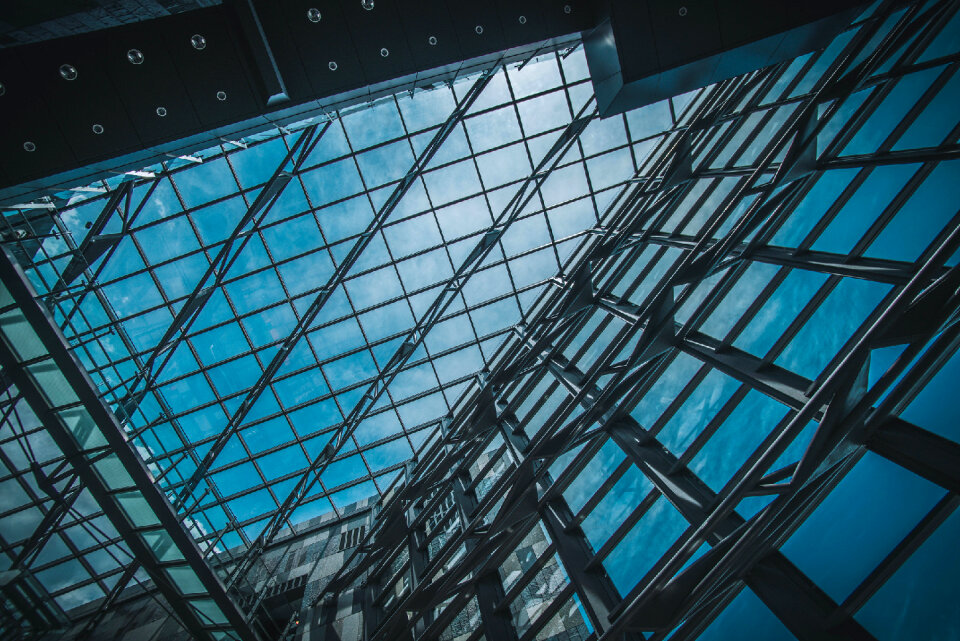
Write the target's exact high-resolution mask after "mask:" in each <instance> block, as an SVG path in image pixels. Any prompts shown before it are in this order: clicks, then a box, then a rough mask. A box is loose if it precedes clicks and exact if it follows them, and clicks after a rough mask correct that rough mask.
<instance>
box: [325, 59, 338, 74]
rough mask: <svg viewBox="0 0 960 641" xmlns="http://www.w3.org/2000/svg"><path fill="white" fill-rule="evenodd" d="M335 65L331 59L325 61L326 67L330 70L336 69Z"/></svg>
mask: <svg viewBox="0 0 960 641" xmlns="http://www.w3.org/2000/svg"><path fill="white" fill-rule="evenodd" d="M337 66H338V65H337V63H336V62H334V61H333V60H331V61H330V62H328V63H327V68H328V69H329V70H330V71H336V70H337Z"/></svg>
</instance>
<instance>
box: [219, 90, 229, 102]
mask: <svg viewBox="0 0 960 641" xmlns="http://www.w3.org/2000/svg"><path fill="white" fill-rule="evenodd" d="M226 99H227V92H226V91H218V92H217V100H219V101H220V102H223V101H224V100H226Z"/></svg>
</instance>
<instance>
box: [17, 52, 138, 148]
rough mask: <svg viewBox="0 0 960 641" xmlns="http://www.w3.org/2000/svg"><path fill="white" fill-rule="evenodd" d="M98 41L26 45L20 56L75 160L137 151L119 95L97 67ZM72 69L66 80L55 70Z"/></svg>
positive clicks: (100, 58) (99, 61) (100, 59)
mask: <svg viewBox="0 0 960 641" xmlns="http://www.w3.org/2000/svg"><path fill="white" fill-rule="evenodd" d="M102 43H103V39H102V38H100V37H99V36H97V35H96V34H85V35H83V36H79V37H77V38H76V39H74V38H70V39H59V40H51V41H49V42H45V43H41V44H37V45H31V46H29V47H27V48H25V49H24V50H23V51H22V52H21V57H22V58H23V59H24V60H25V62H26V63H27V66H28V68H30V69H31V70H32V71H33V73H35V74H36V78H37V83H36V89H37V91H38V93H39V94H40V96H41V97H42V99H43V100H44V102H45V103H46V104H47V106H48V108H49V109H50V110H51V111H52V112H53V113H54V114H55V117H56V119H57V124H58V125H59V127H60V130H61V131H62V132H63V135H64V137H65V139H66V141H67V144H68V145H70V147H71V149H73V152H74V155H75V156H76V157H77V159H79V160H81V161H87V160H92V159H94V158H98V157H102V156H115V155H120V154H122V153H124V152H127V151H131V150H134V149H137V148H138V147H140V146H141V145H140V141H139V139H138V138H137V135H136V132H135V131H134V128H133V123H131V122H130V118H129V117H128V116H127V113H126V110H125V109H124V107H123V103H122V102H121V101H120V96H119V92H118V91H117V90H116V88H115V87H114V84H113V82H111V81H110V78H109V76H108V75H107V73H106V70H105V69H104V65H103V52H102ZM64 64H68V65H71V66H72V67H73V68H74V69H76V79H74V80H66V79H64V78H63V77H62V76H61V74H60V71H59V70H60V68H61V65H64Z"/></svg>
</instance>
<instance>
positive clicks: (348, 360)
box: [0, 0, 960, 641]
mask: <svg viewBox="0 0 960 641" xmlns="http://www.w3.org/2000/svg"><path fill="white" fill-rule="evenodd" d="M958 70H960V11H958V5H957V3H955V2H946V1H937V0H930V1H927V2H889V1H878V2H876V3H873V4H872V5H869V6H867V7H865V8H864V10H863V11H862V12H861V13H860V14H859V16H858V17H857V18H856V19H855V20H854V21H853V22H852V23H851V24H850V25H849V27H848V28H847V29H846V30H844V31H843V32H842V33H841V34H840V35H839V36H837V37H836V38H835V39H834V40H833V41H832V42H831V43H830V44H829V46H827V47H826V48H824V49H821V50H818V51H816V52H813V53H810V54H808V55H804V56H802V57H799V58H797V59H795V60H792V61H787V62H784V63H781V64H777V65H774V66H772V67H766V68H763V69H759V70H756V71H753V72H750V73H748V74H745V75H741V76H737V77H734V78H730V79H726V80H722V81H720V82H717V83H715V84H711V85H709V86H706V87H702V88H699V89H696V90H694V91H691V92H688V93H685V94H683V95H679V96H675V97H673V98H670V99H668V100H664V101H661V102H657V103H654V104H651V105H648V106H644V107H641V108H638V109H634V110H631V111H627V112H626V113H623V114H618V115H613V116H608V117H604V118H601V117H600V116H599V115H598V112H597V106H596V99H595V98H594V95H593V85H592V83H591V77H590V71H589V68H588V65H587V59H586V56H585V54H584V49H583V47H582V46H579V45H576V44H575V45H574V46H571V47H564V48H562V49H560V50H556V51H550V52H547V53H542V52H541V53H539V54H538V55H536V56H534V57H532V58H529V59H527V60H525V61H523V62H520V63H511V64H507V65H503V64H494V65H492V66H490V67H489V68H488V69H487V70H485V71H481V72H479V73H473V74H469V75H466V76H465V77H462V78H458V79H456V80H455V81H451V82H449V83H447V84H441V85H438V86H435V87H431V88H428V89H423V90H420V89H418V90H415V91H411V92H404V93H401V94H396V95H391V96H388V97H385V98H381V99H378V100H376V101H374V102H372V103H371V104H363V105H358V106H355V107H351V108H347V109H343V110H339V111H336V112H331V113H328V114H324V115H321V116H315V117H312V118H309V119H306V120H302V121H299V122H296V123H291V124H288V125H286V126H284V127H282V128H273V129H269V130H264V131H262V132H260V133H258V134H256V135H252V136H248V137H246V138H244V139H240V140H224V141H223V142H222V144H220V145H218V146H216V147H213V148H206V149H198V150H196V151H195V152H193V153H190V154H185V155H182V156H179V157H172V158H169V159H168V160H167V161H166V162H163V163H161V164H157V165H154V166H148V167H143V168H142V169H140V170H137V171H126V172H122V173H116V174H113V175H110V176H107V177H105V178H104V179H102V180H100V181H97V182H95V183H92V184H83V185H77V186H76V187H75V188H74V189H72V190H69V191H65V192H62V193H59V194H57V195H56V197H55V198H51V199H47V200H37V201H34V202H32V203H11V204H10V206H8V207H6V208H5V211H4V212H3V220H2V222H0V224H2V233H3V245H4V247H5V249H6V259H5V260H6V263H5V264H4V265H3V273H2V276H3V289H2V291H0V303H2V305H0V330H2V339H3V340H2V345H0V351H2V353H0V357H2V358H0V362H2V364H3V372H2V378H0V381H2V383H3V390H4V391H3V394H2V397H0V412H2V420H3V422H2V427H0V568H2V570H3V571H2V572H0V577H2V583H3V585H2V588H3V602H2V608H0V615H2V619H0V626H2V627H0V632H2V636H4V638H10V639H21V638H22V639H34V638H36V639H58V638H69V639H98V638H117V639H128V638H129V639H144V640H146V639H159V638H169V639H175V638H177V639H178V638H203V639H230V638H236V639H264V640H265V639H304V640H309V641H316V640H320V639H344V640H346V639H365V640H367V641H389V640H392V639H410V640H411V641H412V640H413V639H443V640H445V641H449V640H456V641H468V640H469V641H477V640H478V639H486V640H487V641H500V640H503V639H514V640H516V641H532V640H533V639H537V640H542V641H548V640H549V641H552V640H558V641H560V640H568V639H569V640H587V639H591V640H597V641H601V640H602V641H612V640H614V639H616V640H620V639H634V640H640V639H650V640H661V639H671V640H676V641H681V640H686V639H694V638H698V639H706V640H714V641H718V640H726V639H731V640H732V639H742V638H757V639H772V640H774V639H775V640H779V639H785V640H786V639H799V640H800V641H807V640H820V639H877V640H878V641H894V640H906V639H920V638H930V639H934V638H936V639H957V638H960V611H958V609H957V607H956V603H955V601H956V594H957V591H958V589H960V552H958V551H957V548H956V541H957V540H958V537H960V515H958V514H956V513H955V509H956V507H957V506H958V503H960V498H958V492H960V444H958V441H960V427H958V420H960V410H958V407H960V405H958V403H957V400H956V387H957V380H960V356H957V355H956V354H955V352H956V348H957V346H958V345H960V324H958V323H957V320H958V314H960V268H958V267H957V262H958V259H960V198H958V194H960V191H958V184H960V146H958V142H957V141H958V136H960V116H958V113H960V111H958V109H957V106H958V105H960V71H958ZM951 389H954V390H955V391H954V392H950V390H951ZM54 432H56V434H57V436H56V437H55V436H53V435H52V434H53V433H54ZM67 437H69V438H67ZM118 524H120V525H119V526H118ZM171 533H172V534H171ZM158 577H159V578H158Z"/></svg>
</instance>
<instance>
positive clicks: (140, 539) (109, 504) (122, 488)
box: [0, 253, 258, 640]
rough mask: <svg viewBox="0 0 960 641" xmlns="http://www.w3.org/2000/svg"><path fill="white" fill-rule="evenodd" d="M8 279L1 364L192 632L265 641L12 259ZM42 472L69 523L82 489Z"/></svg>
mask: <svg viewBox="0 0 960 641" xmlns="http://www.w3.org/2000/svg"><path fill="white" fill-rule="evenodd" d="M0 275H2V279H3V302H4V307H5V308H7V311H6V312H5V314H4V316H5V317H6V318H5V320H6V325H7V327H6V328H5V332H4V336H3V341H2V344H0V362H2V364H3V366H4V370H5V372H7V373H8V376H10V377H11V379H12V380H13V381H14V382H15V383H16V384H17V388H18V389H19V390H20V392H21V393H22V394H23V395H24V398H25V399H26V400H27V402H28V403H29V405H30V407H31V409H32V410H33V412H34V413H35V414H36V415H37V417H38V418H39V419H40V421H41V422H42V424H43V425H44V427H45V428H46V430H47V433H48V434H49V435H50V437H51V438H52V439H53V440H54V442H56V444H57V446H58V447H59V448H60V450H61V451H63V453H64V455H65V457H66V459H67V461H69V465H70V467H72V469H73V472H74V474H75V475H76V476H77V477H79V478H81V479H82V480H83V484H84V486H85V487H86V488H87V489H88V490H89V491H90V492H91V494H93V495H94V497H96V498H97V500H98V503H99V505H100V506H101V507H102V508H103V510H104V512H105V513H106V514H107V516H108V517H109V518H110V521H111V523H112V524H113V526H114V527H115V528H116V529H117V531H118V532H120V533H121V536H122V537H123V540H124V542H125V543H126V544H127V546H129V548H130V549H131V550H132V551H133V552H134V554H135V555H136V556H137V558H138V559H140V562H141V563H142V564H143V565H144V567H145V568H146V570H147V572H148V573H149V574H150V577H151V578H152V579H153V581H154V583H155V584H156V586H157V588H158V589H159V590H160V592H161V593H162V594H163V595H164V597H165V598H166V600H167V602H168V603H169V604H170V605H171V606H172V607H173V609H174V611H175V612H176V613H177V616H178V618H179V619H180V621H181V622H182V623H183V625H184V626H185V627H186V628H187V629H188V630H190V632H191V634H193V635H194V636H195V637H197V638H219V635H223V634H225V635H227V637H231V638H237V639H252V640H253V639H257V638H258V637H257V636H256V635H255V634H254V633H253V632H252V630H251V629H250V627H249V626H248V624H247V622H246V620H245V617H244V615H243V613H241V612H240V610H239V609H238V608H237V605H236V604H235V603H234V602H233V600H232V599H230V597H228V596H227V593H226V589H225V588H224V586H223V584H222V583H220V581H219V579H218V577H217V575H216V574H215V573H214V571H213V570H212V568H211V567H210V566H209V565H207V564H206V563H204V561H203V559H202V557H201V556H200V551H199V549H198V548H197V546H196V543H195V542H194V541H193V539H192V538H191V537H190V536H189V534H188V533H187V532H186V531H185V530H184V529H183V527H182V526H181V524H180V521H179V519H177V517H176V515H175V513H174V512H173V511H172V510H171V509H170V506H169V503H167V501H166V499H165V497H164V496H163V494H162V493H161V492H160V490H159V488H157V487H156V486H155V485H154V484H153V479H152V478H151V476H150V474H149V473H148V471H147V469H146V468H145V467H144V465H143V463H142V461H140V460H139V458H138V457H137V455H136V454H135V452H134V451H133V450H132V449H131V448H130V446H129V445H128V443H127V441H126V437H125V435H124V434H123V432H122V430H121V428H120V426H119V424H118V423H117V421H116V418H115V417H114V415H113V414H112V413H110V412H109V411H108V409H107V408H106V406H104V404H103V403H102V401H101V400H100V399H99V397H98V396H97V394H96V391H95V388H94V387H93V385H92V384H91V383H90V380H89V378H87V377H86V375H85V373H84V372H83V370H82V369H81V367H80V365H79V363H77V361H76V360H75V359H74V357H73V356H72V355H71V354H70V353H69V352H68V351H67V348H66V345H65V341H64V339H63V337H62V336H61V335H60V334H59V332H58V331H57V329H56V326H55V325H54V324H53V323H52V321H51V319H50V318H49V316H48V315H47V313H46V310H45V309H44V308H43V307H42V305H41V304H40V302H39V301H38V300H36V297H35V295H34V292H33V291H32V289H31V288H30V286H29V285H28V283H27V281H26V277H25V276H24V274H23V272H22V271H20V270H19V268H17V267H16V265H15V264H14V263H13V260H12V258H11V257H10V256H9V255H8V254H6V253H4V255H3V256H2V257H0ZM35 474H38V481H39V482H40V487H41V489H45V491H47V492H48V493H50V494H51V495H54V496H55V498H56V497H58V498H59V501H58V503H59V506H60V509H59V510H54V511H53V512H51V513H49V514H48V517H50V516H51V515H52V516H53V517H54V518H56V519H59V518H61V517H62V516H63V514H64V513H65V512H67V511H68V510H69V509H70V506H71V505H72V503H73V501H74V500H75V499H76V492H77V490H73V491H71V487H72V485H73V482H72V481H71V482H68V483H67V485H66V487H65V488H61V489H59V490H58V489H57V488H56V486H55V484H54V482H53V480H52V479H49V478H47V477H46V476H45V475H43V473H42V471H39V472H38V471H37V470H35ZM65 492H69V493H70V496H69V497H68V496H65V495H64V493H65ZM47 529H49V528H44V530H47ZM44 530H41V531H44ZM27 552H28V553H29V551H27ZM191 597H192V598H191Z"/></svg>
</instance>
